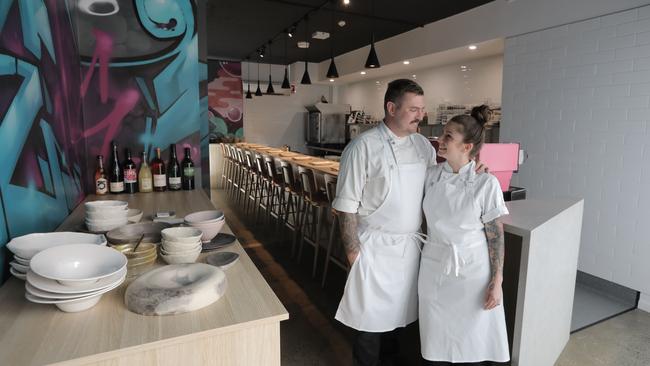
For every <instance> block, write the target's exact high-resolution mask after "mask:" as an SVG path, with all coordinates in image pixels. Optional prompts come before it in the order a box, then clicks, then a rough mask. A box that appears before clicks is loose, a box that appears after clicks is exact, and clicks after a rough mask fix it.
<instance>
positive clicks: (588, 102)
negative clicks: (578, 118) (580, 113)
mask: <svg viewBox="0 0 650 366" xmlns="http://www.w3.org/2000/svg"><path fill="white" fill-rule="evenodd" d="M610 98H611V97H610V96H608V95H594V96H590V95H589V96H581V97H579V98H578V106H579V107H580V108H592V107H594V106H598V107H609V106H610V105H611V104H610Z"/></svg>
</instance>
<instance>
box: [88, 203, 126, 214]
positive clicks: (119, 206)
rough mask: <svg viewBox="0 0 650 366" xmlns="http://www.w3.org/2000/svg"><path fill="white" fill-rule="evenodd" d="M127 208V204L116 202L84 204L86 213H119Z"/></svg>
mask: <svg viewBox="0 0 650 366" xmlns="http://www.w3.org/2000/svg"><path fill="white" fill-rule="evenodd" d="M128 206H129V204H128V202H125V201H116V200H104V201H90V202H86V203H84V207H85V209H86V212H93V211H120V210H125V209H126V208H127V207H128Z"/></svg>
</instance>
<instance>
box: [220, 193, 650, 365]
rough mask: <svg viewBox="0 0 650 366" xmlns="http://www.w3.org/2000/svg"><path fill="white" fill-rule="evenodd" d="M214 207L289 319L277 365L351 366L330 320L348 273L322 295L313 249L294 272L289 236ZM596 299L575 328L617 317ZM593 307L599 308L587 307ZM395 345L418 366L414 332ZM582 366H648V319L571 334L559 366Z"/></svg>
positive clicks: (579, 302)
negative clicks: (314, 270) (313, 272)
mask: <svg viewBox="0 0 650 366" xmlns="http://www.w3.org/2000/svg"><path fill="white" fill-rule="evenodd" d="M212 201H213V202H214V203H215V205H216V206H217V207H219V208H221V209H223V210H224V213H225V215H226V218H227V221H228V224H229V225H230V227H231V228H232V230H233V232H234V233H235V234H236V235H237V237H238V239H239V240H240V242H241V243H242V245H243V246H244V248H245V249H246V252H247V253H248V254H249V256H250V257H251V259H252V260H253V261H254V262H255V264H256V265H257V267H258V268H259V270H260V272H261V273H262V275H263V276H264V278H265V279H266V280H267V281H268V283H269V285H270V286H271V288H272V289H273V291H274V292H275V293H276V295H277V296H278V298H279V299H280V301H282V303H283V304H284V306H285V307H286V308H287V310H288V311H289V315H290V319H289V320H287V321H284V322H282V323H281V337H282V344H281V352H282V365H284V366H307V365H309V366H320V365H336V366H346V365H351V362H350V360H351V344H352V339H353V337H354V334H353V333H352V332H351V331H350V330H349V329H348V328H346V327H344V326H342V325H341V324H340V323H338V322H337V321H335V320H334V319H333V318H334V313H335V311H336V307H337V305H338V300H339V299H340V297H341V294H342V289H343V285H344V284H345V276H346V275H345V273H344V272H343V271H341V270H338V269H337V268H335V269H333V270H332V271H331V275H330V276H328V282H327V284H326V287H325V288H322V287H321V285H320V275H321V274H322V264H321V266H320V267H319V269H318V273H319V274H318V275H317V277H316V278H315V279H312V277H311V265H310V264H311V259H312V258H313V253H314V252H313V251H312V250H309V249H311V248H307V246H306V248H305V252H304V254H303V255H304V258H303V260H302V262H301V263H300V264H298V263H297V262H296V261H295V259H293V258H291V254H290V253H291V240H290V239H289V238H288V237H287V236H284V235H281V233H280V232H276V231H274V230H272V229H270V228H269V226H268V225H264V224H256V223H255V222H254V219H253V218H252V217H250V216H247V215H244V213H243V212H241V210H240V209H239V208H238V206H237V205H236V204H234V203H233V202H232V201H231V200H230V199H228V198H227V197H226V195H225V194H224V192H223V191H221V190H214V191H212ZM235 207H237V208H236V209H233V208H235ZM321 254H322V253H321ZM595 299H596V297H595V294H594V293H590V292H589V291H588V289H587V291H581V289H579V290H577V291H576V307H577V309H580V311H578V312H576V314H578V315H577V316H576V317H574V321H575V325H576V327H579V326H580V324H587V323H589V322H593V319H595V318H596V317H601V316H604V315H606V314H609V313H611V312H612V311H615V310H616V309H618V308H617V307H616V304H604V303H603V302H598V301H596V300H595ZM600 300H602V299H600ZM594 304H600V305H596V306H591V305H594ZM400 338H401V344H402V348H401V357H402V358H401V360H400V365H405V366H408V365H414V366H415V365H420V362H419V359H420V357H419V339H418V338H419V337H418V329H417V325H414V326H409V327H407V328H406V329H405V330H404V332H403V333H402V335H401V337H400ZM582 365H589V366H591V365H594V366H605V365H612V366H614V365H616V366H642V365H643V366H649V365H650V314H649V313H646V312H643V311H640V310H634V311H631V312H627V313H625V314H623V315H620V316H617V317H615V318H612V319H609V320H606V321H604V322H602V323H599V324H597V325H594V326H591V327H588V328H586V329H583V330H580V331H578V332H575V333H573V334H572V335H571V338H570V340H569V343H568V344H567V346H566V348H565V350H564V352H563V353H562V355H561V356H560V358H559V359H558V361H557V363H556V366H582Z"/></svg>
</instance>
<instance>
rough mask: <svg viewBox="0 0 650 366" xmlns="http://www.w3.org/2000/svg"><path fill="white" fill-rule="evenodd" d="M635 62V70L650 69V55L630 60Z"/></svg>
mask: <svg viewBox="0 0 650 366" xmlns="http://www.w3.org/2000/svg"><path fill="white" fill-rule="evenodd" d="M630 61H633V62H634V68H633V69H634V71H642V70H650V57H644V58H638V59H635V60H630Z"/></svg>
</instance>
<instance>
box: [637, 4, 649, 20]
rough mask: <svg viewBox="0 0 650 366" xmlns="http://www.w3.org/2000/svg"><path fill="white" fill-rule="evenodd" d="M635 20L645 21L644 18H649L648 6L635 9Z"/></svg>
mask: <svg viewBox="0 0 650 366" xmlns="http://www.w3.org/2000/svg"><path fill="white" fill-rule="evenodd" d="M637 10H638V13H637V18H638V19H645V18H650V6H642V7H640V8H638V9H637Z"/></svg>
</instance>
